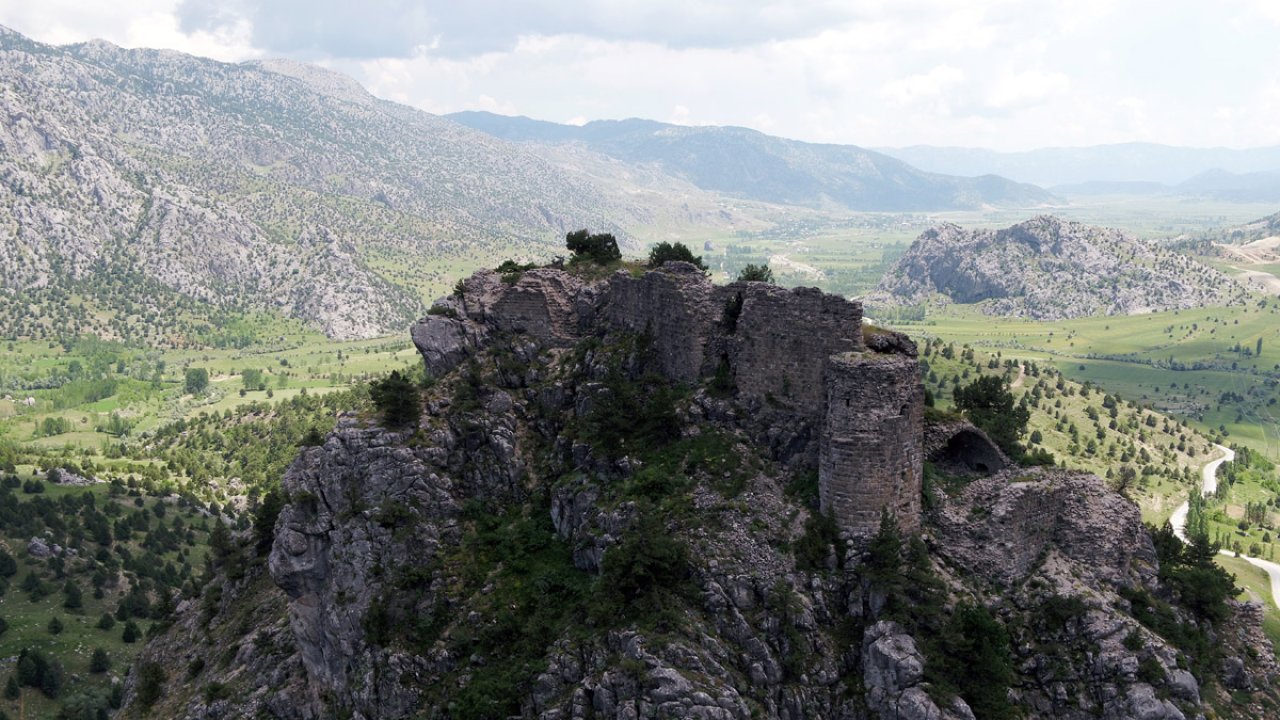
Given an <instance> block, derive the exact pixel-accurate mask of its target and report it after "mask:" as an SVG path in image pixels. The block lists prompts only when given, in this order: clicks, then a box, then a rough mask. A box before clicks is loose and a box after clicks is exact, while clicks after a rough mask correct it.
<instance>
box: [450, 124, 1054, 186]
mask: <svg viewBox="0 0 1280 720" xmlns="http://www.w3.org/2000/svg"><path fill="white" fill-rule="evenodd" d="M447 117H448V118H450V119H451V120H454V121H456V122H458V123H461V124H463V125H466V126H468V127H472V128H475V129H477V130H481V131H483V132H487V133H489V134H491V135H493V136H494V137H499V138H503V139H505V140H511V141H515V142H521V143H529V144H533V145H537V146H543V147H558V146H563V145H570V144H572V145H578V146H582V147H585V148H587V149H589V150H591V151H593V152H596V153H600V154H602V155H606V156H608V157H611V158H615V159H617V160H621V161H624V162H628V163H634V164H640V165H655V166H657V167H660V168H661V169H662V170H663V171H664V172H666V173H667V174H669V175H672V176H675V177H678V178H681V179H684V180H686V181H688V182H690V183H692V184H693V185H695V186H697V187H699V188H702V189H703V190H709V191H714V192H719V193H726V194H728V195H732V196H735V197H742V198H749V199H753V200H761V201H766V202H773V203H782V204H790V205H804V206H811V207H839V208H843V209H846V210H877V211H903V210H946V209H960V208H978V207H982V206H984V205H998V206H1003V207H1036V206H1040V205H1044V204H1047V203H1050V202H1052V201H1053V196H1052V195H1050V194H1049V193H1048V192H1045V191H1044V190H1042V189H1040V188H1038V187H1035V186H1034V185H1027V184H1024V183H1016V182H1012V181H1010V180H1007V179H1005V178H1003V177H999V176H996V175H989V174H984V175H982V176H981V177H956V176H951V175H942V174H937V173H928V172H923V171H921V170H918V169H917V168H915V167H912V166H911V165H908V164H907V163H905V162H903V161H901V160H897V159H894V158H891V157H889V156H887V155H884V154H881V153H878V152H874V151H872V150H866V149H864V148H860V147H857V146H854V145H829V144H814V143H806V142H800V141H798V140H787V139H784V138H779V137H773V136H771V135H766V134H764V133H761V132H758V131H756V130H750V129H748V128H741V127H715V126H699V127H685V126H681V125H671V124H667V123H660V122H656V121H653V120H640V119H630V120H597V121H593V122H589V123H586V124H585V125H582V126H581V127H579V126H574V125H559V124H556V123H549V122H545V121H539V120H531V119H529V118H524V117H508V116H504V115H495V114H493V113H487V112H461V113H454V114H451V115H448V116H447Z"/></svg>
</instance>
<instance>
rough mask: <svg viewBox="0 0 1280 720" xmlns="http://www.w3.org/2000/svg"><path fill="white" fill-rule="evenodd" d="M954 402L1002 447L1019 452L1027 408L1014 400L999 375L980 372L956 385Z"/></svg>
mask: <svg viewBox="0 0 1280 720" xmlns="http://www.w3.org/2000/svg"><path fill="white" fill-rule="evenodd" d="M955 403H956V407H957V408H959V409H961V410H963V411H964V412H965V414H966V415H968V416H969V420H971V421H972V422H973V424H974V425H977V426H978V427H979V428H981V429H982V431H983V432H985V433H986V434H987V435H989V436H990V437H991V439H992V440H993V441H994V442H995V443H996V444H997V445H999V446H1000V448H1001V449H1002V450H1004V451H1005V452H1006V453H1008V454H1009V455H1010V456H1012V457H1019V456H1021V455H1022V448H1021V447H1019V446H1018V438H1020V437H1022V434H1023V433H1024V432H1026V429H1027V421H1028V420H1030V419H1031V411H1030V410H1027V408H1026V407H1024V406H1022V405H1018V404H1016V403H1014V401H1013V393H1012V392H1010V391H1009V386H1008V385H1007V384H1006V383H1005V381H1004V379H1003V378H1001V377H999V376H996V375H984V376H982V377H980V378H978V379H976V380H974V381H973V382H971V383H969V384H968V385H965V386H963V387H959V388H956V391H955Z"/></svg>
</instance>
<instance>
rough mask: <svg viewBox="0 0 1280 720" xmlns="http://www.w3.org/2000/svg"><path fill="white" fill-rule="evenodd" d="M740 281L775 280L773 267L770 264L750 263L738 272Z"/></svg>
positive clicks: (768, 281) (767, 281)
mask: <svg viewBox="0 0 1280 720" xmlns="http://www.w3.org/2000/svg"><path fill="white" fill-rule="evenodd" d="M738 282H765V283H772V282H773V268H770V267H769V266H768V265H756V264H754V263H750V264H748V265H747V266H746V267H744V268H742V271H741V272H739V273H738Z"/></svg>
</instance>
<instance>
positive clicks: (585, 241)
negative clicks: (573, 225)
mask: <svg viewBox="0 0 1280 720" xmlns="http://www.w3.org/2000/svg"><path fill="white" fill-rule="evenodd" d="M564 240H565V247H567V248H569V251H570V252H572V253H573V258H572V259H571V262H582V261H584V260H590V261H592V262H595V263H597V264H599V265H608V264H609V263H611V262H616V261H618V260H621V259H622V251H620V250H619V249H618V241H617V240H616V239H615V238H614V237H613V235H610V234H608V233H601V234H597V235H592V234H591V233H590V232H588V231H587V230H585V229H584V230H576V231H574V232H571V233H569V234H567V235H565V236H564Z"/></svg>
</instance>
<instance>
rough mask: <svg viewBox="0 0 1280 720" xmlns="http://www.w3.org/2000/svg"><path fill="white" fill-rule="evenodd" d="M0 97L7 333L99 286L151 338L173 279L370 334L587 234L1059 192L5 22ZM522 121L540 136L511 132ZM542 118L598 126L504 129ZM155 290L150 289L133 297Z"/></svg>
mask: <svg viewBox="0 0 1280 720" xmlns="http://www.w3.org/2000/svg"><path fill="white" fill-rule="evenodd" d="M0 110H2V111H3V115H0V117H4V118H6V120H5V121H3V122H0V147H3V149H4V152H3V154H0V202H2V203H3V206H4V208H5V210H4V213H3V216H2V218H0V219H3V222H0V233H2V234H3V243H0V282H3V284H4V287H5V288H6V290H7V292H6V293H4V294H2V295H0V324H3V325H4V327H3V328H0V331H3V333H4V334H6V335H10V336H18V335H24V333H22V332H18V331H16V330H15V329H14V328H15V327H16V326H17V325H18V323H21V322H23V321H24V320H29V318H27V316H28V314H29V313H28V312H27V310H25V309H24V308H27V307H29V306H36V307H47V306H48V305H49V303H48V302H47V300H49V298H46V297H44V296H39V297H36V296H32V295H31V293H37V294H38V293H40V292H45V293H46V294H48V293H54V294H59V293H63V294H67V295H74V296H77V297H81V298H84V302H85V303H86V305H85V306H84V307H87V308H90V309H89V310H86V311H85V312H84V313H82V316H81V317H80V318H79V320H78V327H77V330H78V331H79V332H93V333H96V334H100V335H103V336H107V337H142V338H146V339H153V338H154V337H155V335H156V334H157V333H156V331H155V328H154V327H151V325H153V324H154V318H156V317H160V316H174V315H178V314H182V313H177V312H175V311H174V309H173V306H172V304H168V305H165V304H164V303H160V302H159V300H158V299H157V298H159V296H160V295H164V294H166V293H168V294H170V295H172V296H175V297H178V298H182V299H183V302H194V303H196V304H197V305H198V306H201V307H209V308H213V309H215V310H228V309H230V310H242V309H250V308H254V309H268V310H273V311H277V312H280V313H282V314H284V315H286V316H291V317H295V318H299V319H302V320H304V321H306V322H309V323H312V324H314V325H315V326H317V327H319V328H320V329H322V330H323V331H324V332H325V333H327V334H329V335H330V336H333V337H339V338H345V337H367V336H372V335H378V334H383V333H387V332H394V331H397V330H403V328H404V327H405V326H406V325H407V323H408V322H410V321H411V320H412V319H413V318H415V317H418V316H420V315H421V313H422V312H423V311H424V310H425V302H426V301H428V300H430V299H432V298H434V297H437V296H439V295H440V294H443V292H445V291H447V289H448V288H449V286H450V284H451V283H452V282H453V279H456V277H457V275H458V274H459V273H460V272H461V271H465V270H468V269H471V268H474V267H477V266H481V265H487V264H496V263H497V262H498V261H499V260H501V259H503V258H506V257H516V258H521V257H523V258H533V257H540V258H545V257H547V256H549V255H552V254H554V253H555V252H556V251H558V250H562V247H561V243H562V238H563V237H564V234H565V233H566V232H567V231H570V230H574V229H577V228H580V227H590V228H591V229H593V230H597V231H608V232H613V233H615V234H616V235H617V236H618V238H619V240H620V242H621V243H622V245H623V247H624V249H628V250H629V251H630V252H632V253H638V252H639V251H640V249H641V247H642V244H643V243H644V242H647V241H652V240H658V239H668V238H678V237H689V236H695V237H696V236H697V235H699V234H706V233H708V232H711V231H716V232H723V231H726V230H728V231H734V230H741V229H761V228H765V227H768V226H769V225H771V224H772V222H773V220H775V219H777V218H779V217H782V216H787V217H791V218H794V217H796V214H797V213H806V212H821V211H822V210H837V211H840V212H847V211H849V210H851V209H858V210H899V209H949V208H962V207H978V206H982V205H986V204H1002V205H1017V206H1022V205H1026V204H1038V203H1040V202H1043V201H1045V200H1047V199H1048V195H1047V193H1045V192H1044V191H1042V190H1040V189H1038V188H1033V187H1030V186H1024V185H1019V184H1016V183H1011V182H1009V181H1006V180H1003V179H1001V178H992V177H988V178H978V179H964V178H953V177H946V176H942V175H936V174H930V173H923V172H920V171H918V170H916V169H914V168H911V167H910V166H908V165H906V164H905V163H902V162H901V161H897V160H893V159H891V158H888V157H886V156H883V155H879V154H877V153H872V152H869V151H865V150H861V149H859V148H851V147H837V146H816V145H807V144H804V143H797V142H793V141H787V140H781V139H779V138H771V137H768V136H765V135H762V134H760V133H755V132H752V131H748V130H742V129H738V128H677V127H674V126H664V125H661V124H659V123H651V122H647V121H625V122H620V123H603V124H593V125H592V126H591V127H588V128H585V129H580V128H568V127H567V126H560V129H556V127H555V126H550V125H549V124H538V123H530V122H528V121H515V120H507V121H501V122H499V119H496V118H493V117H489V118H488V120H489V122H488V126H486V127H484V130H485V131H484V132H481V131H478V130H475V129H472V128H469V127H466V126H465V125H464V124H463V123H460V122H456V121H455V120H464V121H465V120H468V117H461V118H455V119H452V120H451V119H447V118H442V117H439V116H435V115H431V114H429V113H426V112H423V111H420V110H416V109H412V108H409V107H406V106H403V105H399V104H396V103H392V102H388V101H384V100H380V99H378V98H375V97H373V96H372V95H370V94H369V93H368V92H366V91H365V90H364V89H363V88H362V87H360V86H359V85H358V84H357V83H356V82H355V81H353V80H351V79H350V78H348V77H345V76H342V75H338V74H335V73H332V72H329V71H327V70H323V69H320V68H317V67H312V66H307V65H302V64H299V63H295V62H290V61H280V60H268V61H253V62H246V63H240V64H228V63H221V62H215V61H213V60H207V59H202V58H197V57H192V56H189V55H184V54H181V53H176V52H171V51H155V50H128V49H122V48H119V47H116V46H114V45H111V44H109V43H106V42H102V41H92V42H88V43H83V44H78V45H69V46H65V47H55V46H50V45H44V44H41V43H38V42H35V41H32V40H30V39H28V38H26V37H24V36H22V35H20V34H18V33H16V32H13V31H10V30H6V29H0ZM469 119H470V121H471V124H482V125H483V123H479V120H481V119H484V118H483V116H473V117H470V118H469ZM504 123H505V125H506V126H508V127H511V124H512V123H516V124H517V125H519V126H521V127H525V128H526V129H525V130H523V131H521V132H520V133H517V132H515V131H514V130H511V131H508V132H505V133H498V134H499V135H502V136H503V137H499V138H495V137H494V136H493V134H492V133H493V132H495V129H494V127H495V126H503V125H504ZM539 128H540V129H541V130H538V129H539ZM535 130H536V131H537V132H535ZM544 131H545V132H544ZM539 132H544V134H547V135H549V136H555V135H556V133H561V134H564V133H569V134H574V133H579V132H586V133H587V135H588V136H589V137H591V138H593V140H592V141H591V142H590V143H587V145H588V148H587V149H583V148H581V147H567V146H562V147H557V148H551V147H547V146H534V145H531V144H529V143H526V142H510V141H509V140H510V139H519V140H525V139H527V137H525V136H531V135H534V134H538V133H539ZM521 133H523V135H522V134H521ZM122 278H129V280H128V281H124V280H122ZM140 283H142V284H147V286H148V287H149V288H151V290H150V291H149V292H148V293H144V295H146V296H147V297H144V298H134V297H131V296H132V295H136V294H137V293H134V292H130V290H131V288H137V287H138V286H139V284H140ZM59 296H60V295H59ZM50 297H52V295H50ZM41 323H43V324H41ZM65 324H66V323H64V322H59V321H58V320H57V319H56V318H54V319H50V318H44V319H43V320H41V321H40V323H36V325H39V326H41V327H44V328H45V329H46V330H47V331H48V332H54V330H55V329H56V327H57V326H59V325H65ZM21 327H22V328H24V329H29V327H31V324H30V323H29V322H28V323H27V324H25V325H21ZM177 332H179V333H180V332H182V331H177ZM25 334H26V335H29V334H30V333H29V332H28V333H25Z"/></svg>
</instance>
